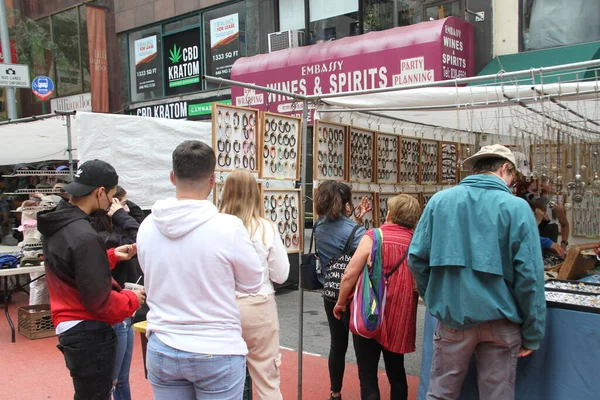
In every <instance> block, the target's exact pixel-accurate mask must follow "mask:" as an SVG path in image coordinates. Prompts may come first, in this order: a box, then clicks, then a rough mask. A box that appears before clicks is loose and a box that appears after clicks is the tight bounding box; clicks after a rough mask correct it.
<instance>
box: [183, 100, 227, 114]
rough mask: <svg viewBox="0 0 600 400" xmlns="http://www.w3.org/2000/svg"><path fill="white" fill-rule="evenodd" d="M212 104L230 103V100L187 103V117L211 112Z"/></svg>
mask: <svg viewBox="0 0 600 400" xmlns="http://www.w3.org/2000/svg"><path fill="white" fill-rule="evenodd" d="M213 104H224V105H228V106H230V105H231V100H221V101H213V102H208V103H199V104H190V105H188V117H194V116H197V115H207V114H210V113H211V112H212V105H213Z"/></svg>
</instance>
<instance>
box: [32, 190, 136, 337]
mask: <svg viewBox="0 0 600 400" xmlns="http://www.w3.org/2000/svg"><path fill="white" fill-rule="evenodd" d="M38 229H39V231H40V232H41V233H42V235H43V239H44V240H43V242H44V259H45V261H44V265H45V266H46V282H47V283H48V291H49V293H50V308H51V310H52V321H53V322H54V326H58V324H60V323H61V322H66V321H77V320H94V321H103V322H107V323H109V324H111V325H113V324H116V323H118V322H121V321H123V320H124V319H125V318H128V317H131V316H132V315H133V313H134V312H135V311H136V310H137V309H138V308H139V302H138V300H137V296H136V295H135V294H134V293H133V292H131V291H128V290H123V291H121V288H120V287H119V285H118V284H117V283H116V282H115V281H114V279H112V276H111V273H110V271H111V269H112V268H114V266H115V265H116V264H117V262H118V261H119V260H118V259H117V257H116V256H115V253H114V249H110V250H108V251H107V250H106V249H105V245H104V242H103V240H102V238H101V237H100V236H99V235H98V234H97V233H96V231H95V230H94V229H93V228H92V226H91V225H90V223H89V219H88V216H87V215H86V214H85V213H84V212H83V211H82V210H81V209H80V208H79V207H75V206H73V205H71V204H69V203H66V202H61V203H60V205H59V206H58V207H57V208H56V210H54V211H50V212H46V213H40V214H39V216H38Z"/></svg>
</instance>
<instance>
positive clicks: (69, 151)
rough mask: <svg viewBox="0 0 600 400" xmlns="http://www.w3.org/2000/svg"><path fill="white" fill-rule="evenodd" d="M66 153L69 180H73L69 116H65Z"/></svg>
mask: <svg viewBox="0 0 600 400" xmlns="http://www.w3.org/2000/svg"><path fill="white" fill-rule="evenodd" d="M67 152H68V153H69V179H71V180H73V141H72V139H71V115H70V114H67Z"/></svg>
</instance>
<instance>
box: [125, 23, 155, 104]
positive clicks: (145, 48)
mask: <svg viewBox="0 0 600 400" xmlns="http://www.w3.org/2000/svg"><path fill="white" fill-rule="evenodd" d="M161 49H162V35H161V29H160V26H154V27H152V28H148V29H144V30H142V31H137V32H133V33H131V34H129V64H130V66H131V68H130V69H129V77H130V78H129V81H130V83H131V101H142V100H151V99H155V98H159V97H162V96H163V70H162V50H161Z"/></svg>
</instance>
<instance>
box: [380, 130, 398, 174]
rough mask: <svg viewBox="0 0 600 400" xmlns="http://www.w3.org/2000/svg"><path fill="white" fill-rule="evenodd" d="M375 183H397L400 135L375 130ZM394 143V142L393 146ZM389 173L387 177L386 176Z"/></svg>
mask: <svg viewBox="0 0 600 400" xmlns="http://www.w3.org/2000/svg"><path fill="white" fill-rule="evenodd" d="M375 140H376V141H377V153H376V155H375V156H376V164H375V165H376V168H375V172H376V175H377V176H376V183H378V184H397V183H399V182H400V168H399V167H400V145H401V143H402V137H401V136H399V135H393V134H390V133H382V132H377V134H376V135H375ZM394 143H395V144H396V145H395V146H394ZM388 174H389V177H388Z"/></svg>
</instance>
